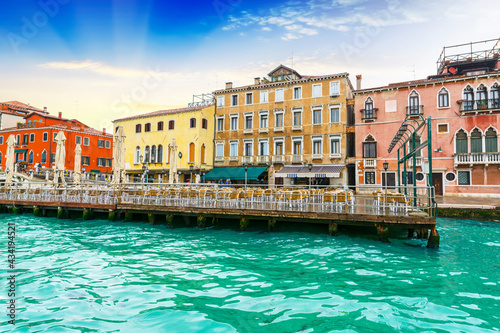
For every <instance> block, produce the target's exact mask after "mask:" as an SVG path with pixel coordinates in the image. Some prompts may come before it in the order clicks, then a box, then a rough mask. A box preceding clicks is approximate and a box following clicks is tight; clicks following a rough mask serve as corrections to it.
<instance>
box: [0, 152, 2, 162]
mask: <svg viewBox="0 0 500 333" xmlns="http://www.w3.org/2000/svg"><path fill="white" fill-rule="evenodd" d="M0 164H2V152H0Z"/></svg>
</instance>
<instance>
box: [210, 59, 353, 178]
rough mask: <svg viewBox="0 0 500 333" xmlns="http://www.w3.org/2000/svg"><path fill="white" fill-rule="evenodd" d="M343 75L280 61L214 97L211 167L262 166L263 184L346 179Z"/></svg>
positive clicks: (347, 88)
mask: <svg viewBox="0 0 500 333" xmlns="http://www.w3.org/2000/svg"><path fill="white" fill-rule="evenodd" d="M352 91H353V87H352V85H351V82H350V81H349V74H348V73H339V74H330V75H321V76H305V75H300V74H299V73H297V72H296V71H295V70H292V69H290V68H288V67H286V66H283V65H280V66H279V67H277V68H276V69H274V70H273V71H272V72H270V73H269V74H268V76H267V77H266V78H263V79H261V78H255V80H254V84H253V85H248V86H241V87H233V85H232V83H231V82H228V83H226V87H225V89H223V90H217V91H215V92H214V95H215V98H216V106H217V108H216V120H215V121H216V124H215V126H216V129H215V147H216V148H215V149H216V152H215V160H214V166H215V167H237V166H239V167H241V166H243V165H247V166H253V167H255V166H268V169H267V173H268V182H269V184H285V185H287V184H294V185H297V184H299V185H300V183H303V182H307V181H308V180H309V179H311V181H312V182H314V183H315V184H324V185H329V184H331V185H341V184H346V182H347V171H346V147H347V109H348V105H347V104H348V103H347V101H348V100H349V99H351V98H352Z"/></svg>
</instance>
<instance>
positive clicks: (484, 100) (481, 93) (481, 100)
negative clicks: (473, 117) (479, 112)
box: [476, 84, 488, 109]
mask: <svg viewBox="0 0 500 333" xmlns="http://www.w3.org/2000/svg"><path fill="white" fill-rule="evenodd" d="M476 101H477V108H478V109H487V108H488V89H486V86H485V85H484V84H481V85H480V86H479V87H477V90H476Z"/></svg>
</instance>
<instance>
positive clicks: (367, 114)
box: [360, 108, 378, 121]
mask: <svg viewBox="0 0 500 333" xmlns="http://www.w3.org/2000/svg"><path fill="white" fill-rule="evenodd" d="M360 111H361V120H362V121H373V120H376V119H377V111H378V108H373V109H371V110H366V109H361V110H360Z"/></svg>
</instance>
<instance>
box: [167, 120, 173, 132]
mask: <svg viewBox="0 0 500 333" xmlns="http://www.w3.org/2000/svg"><path fill="white" fill-rule="evenodd" d="M174 128H175V121H174V120H170V121H169V122H168V129H169V130H173V129H174Z"/></svg>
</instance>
